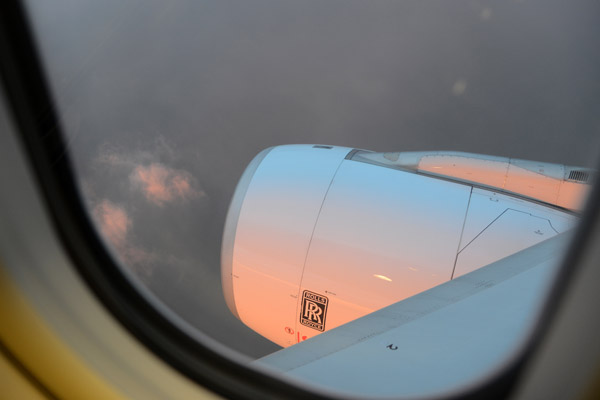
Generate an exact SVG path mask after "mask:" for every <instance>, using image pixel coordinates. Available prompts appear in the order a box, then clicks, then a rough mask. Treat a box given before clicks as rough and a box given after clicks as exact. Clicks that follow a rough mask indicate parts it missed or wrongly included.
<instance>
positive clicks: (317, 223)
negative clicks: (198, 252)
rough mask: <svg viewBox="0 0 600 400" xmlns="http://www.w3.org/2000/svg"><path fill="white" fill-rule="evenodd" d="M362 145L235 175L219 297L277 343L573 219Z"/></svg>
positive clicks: (355, 314)
mask: <svg viewBox="0 0 600 400" xmlns="http://www.w3.org/2000/svg"><path fill="white" fill-rule="evenodd" d="M365 154H367V155H369V154H371V155H376V154H382V153H368V152H365V151H358V150H353V149H351V148H346V147H336V146H322V145H287V146H278V147H272V148H269V149H266V150H264V151H262V152H261V153H259V154H258V155H257V156H256V157H255V158H254V159H253V160H252V162H251V163H250V164H249V165H248V167H247V169H246V171H245V172H244V173H243V175H242V177H241V179H240V182H239V183H238V186H237V188H236V190H235V194H234V196H233V199H232V202H231V205H230V208H229V212H228V215H227V219H226V223H225V229H224V235H223V245H222V256H221V257H222V260H221V262H222V265H221V272H222V285H223V292H224V296H225V299H226V302H227V305H228V307H229V309H230V310H231V312H232V313H233V314H234V315H235V316H236V317H237V318H239V319H240V320H241V321H242V322H243V323H244V324H246V325H247V326H249V327H250V328H251V329H253V330H254V331H256V332H258V333H259V334H261V335H263V336H264V337H266V338H268V339H270V340H271V341H273V342H275V343H277V344H279V345H281V346H284V347H286V346H290V345H292V344H295V343H298V342H300V341H302V340H305V339H308V338H310V337H312V336H315V335H317V334H319V333H321V332H324V331H326V330H329V329H332V328H335V327H336V326H339V325H342V324H344V323H346V322H348V321H351V320H353V319H356V318H359V317H361V316H363V315H365V314H367V313H370V312H372V311H375V310H377V309H380V308H382V307H385V306H387V305H390V304H393V303H395V302H397V301H399V300H402V299H404V298H406V297H409V296H412V295H414V294H417V293H419V292H421V291H423V290H426V289H429V288H432V287H434V286H436V285H438V284H440V283H443V282H446V281H448V280H450V279H452V278H453V277H457V276H459V275H463V274H465V273H467V272H470V271H472V270H474V269H477V268H479V267H481V266H484V265H487V264H489V263H490V262H493V261H496V260H498V259H500V258H503V257H505V256H507V255H510V254H512V253H514V252H516V251H519V250H521V249H523V248H526V247H528V246H530V245H532V244H535V243H537V242H539V241H542V240H544V239H547V238H549V237H551V236H553V235H555V234H556V233H558V232H560V231H563V230H566V229H568V228H569V227H570V226H571V225H572V223H573V221H574V220H575V218H576V217H575V216H573V215H572V213H570V212H567V211H566V210H564V209H557V208H555V207H550V206H546V205H543V204H540V203H536V202H531V201H526V200H524V199H522V198H516V197H514V196H511V195H508V194H504V193H500V192H498V191H497V190H493V189H490V188H489V187H485V186H484V187H479V186H474V185H473V184H469V183H465V182H463V181H457V180H452V179H447V178H444V177H440V176H432V175H430V174H423V173H419V171H417V170H415V169H414V168H413V169H411V168H410V167H407V166H406V165H404V166H402V165H400V166H399V165H396V164H395V165H391V166H386V165H385V164H382V163H377V162H372V161H370V160H369V158H368V157H365ZM407 154H413V153H407ZM414 154H417V153H414ZM419 154H421V153H419ZM409 159H410V157H409ZM407 165H408V164H407ZM476 168H479V167H477V166H476ZM498 238H502V240H499V239H498Z"/></svg>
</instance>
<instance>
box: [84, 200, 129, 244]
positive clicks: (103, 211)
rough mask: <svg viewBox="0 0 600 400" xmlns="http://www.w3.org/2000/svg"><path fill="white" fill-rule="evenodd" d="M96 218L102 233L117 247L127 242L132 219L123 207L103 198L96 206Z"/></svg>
mask: <svg viewBox="0 0 600 400" xmlns="http://www.w3.org/2000/svg"><path fill="white" fill-rule="evenodd" d="M93 213H94V218H95V220H96V223H97V224H98V225H99V227H100V232H102V235H103V236H104V237H105V238H106V239H107V240H108V241H109V242H110V243H111V244H112V245H113V246H115V247H119V246H123V245H124V244H125V240H126V236H127V231H128V230H129V228H130V227H131V219H130V218H129V216H128V215H127V213H126V212H125V210H124V209H123V208H122V207H119V206H117V205H115V204H113V203H111V202H110V201H108V200H103V201H102V202H101V203H100V204H98V205H97V206H96V207H95V208H94V212H93Z"/></svg>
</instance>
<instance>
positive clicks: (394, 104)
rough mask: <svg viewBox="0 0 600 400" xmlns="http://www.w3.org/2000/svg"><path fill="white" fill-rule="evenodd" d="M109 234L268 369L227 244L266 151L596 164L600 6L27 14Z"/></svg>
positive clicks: (170, 292)
mask: <svg viewBox="0 0 600 400" xmlns="http://www.w3.org/2000/svg"><path fill="white" fill-rule="evenodd" d="M27 4H28V5H29V10H30V13H31V17H32V20H33V23H34V29H35V30H36V32H37V35H38V44H39V46H40V50H41V53H42V56H43V60H44V63H45V65H46V67H47V74H48V78H49V81H50V85H51V88H52V90H53V95H54V97H55V100H56V103H57V105H58V110H59V113H60V117H61V121H62V124H63V128H64V131H65V135H66V141H67V143H68V146H69V150H70V155H71V158H72V161H73V164H74V167H75V170H76V174H77V178H78V182H79V186H80V188H81V194H82V198H83V201H84V202H85V204H86V205H87V206H88V209H89V213H90V218H92V219H93V220H94V221H95V223H96V224H97V227H98V230H99V232H100V233H101V235H102V236H103V238H104V240H105V242H106V243H107V245H108V246H109V247H110V248H111V250H112V251H113V252H114V254H115V256H116V257H117V258H118V259H119V261H120V262H121V263H122V265H123V267H124V268H128V269H130V270H131V271H133V272H134V273H135V275H136V276H137V277H138V278H139V279H140V280H141V281H142V282H144V283H145V284H146V285H147V286H148V287H149V288H150V289H151V290H152V292H153V293H155V294H156V296H158V298H160V299H161V300H162V301H163V302H164V303H165V304H167V305H168V306H169V307H170V308H171V309H172V310H173V312H175V313H176V314H178V315H179V316H181V317H183V318H184V319H185V320H186V321H188V322H189V323H190V324H191V325H193V326H195V327H197V328H198V329H199V330H201V331H202V332H204V333H206V334H207V335H209V336H211V337H213V338H216V339H217V340H219V341H221V342H222V343H224V344H226V345H228V346H230V347H232V348H233V349H235V350H238V351H240V352H241V353H243V354H246V355H248V356H249V357H252V358H256V357H260V356H262V355H265V354H268V353H270V352H272V351H275V350H277V349H278V348H279V347H278V346H276V345H275V344H273V343H271V342H269V341H268V340H266V339H264V338H262V337H260V336H259V335H257V334H255V333H254V332H252V331H251V330H250V329H248V328H246V327H245V326H244V325H243V324H242V323H241V322H239V321H238V320H237V319H235V317H233V316H232V315H231V313H230V312H229V310H228V309H227V306H226V305H225V302H224V300H223V296H222V293H221V283H220V246H221V235H222V231H223V224H224V221H225V215H226V212H227V208H228V206H229V201H230V199H231V196H232V194H233V191H234V189H235V186H236V184H237V181H238V179H239V177H240V175H241V174H242V172H243V170H244V168H245V167H246V165H247V164H248V163H249V162H250V160H251V159H252V158H253V157H254V156H255V155H256V154H257V153H258V152H260V151H261V150H262V149H264V148H267V147H270V146H274V145H279V144H290V143H320V144H331V145H341V146H348V147H355V148H362V149H369V150H375V151H411V150H415V151H421V150H460V151H467V152H474V153H481V154H492V155H498V156H508V157H515V158H522V159H531V160H537V161H546V162H556V163H565V164H568V165H577V166H587V167H594V166H596V163H597V161H596V158H597V156H598V154H600V152H599V149H600V146H599V145H600V79H599V78H600V52H598V49H599V48H600V24H598V21H597V18H598V17H597V16H598V15H600V14H599V13H598V11H599V10H598V8H599V6H598V5H597V3H596V2H595V1H585V0H576V1H572V2H568V3H564V2H560V1H554V0H551V1H547V0H522V1H517V0H507V1H502V2H491V1H476V0H468V1H465V0H458V1H452V2H447V1H422V0H402V1H392V0H372V1H364V0H329V1H322V0H318V1H317V0H304V1H289V0H287V1H286V0H252V1H249V0H244V1H227V0H209V1H177V0H171V1H165V0H144V1H142V0H106V1H102V2H98V1H91V0H89V1H82V0H55V1H53V2H47V1H43V0H29V1H27Z"/></svg>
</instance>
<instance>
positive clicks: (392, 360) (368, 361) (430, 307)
mask: <svg viewBox="0 0 600 400" xmlns="http://www.w3.org/2000/svg"><path fill="white" fill-rule="evenodd" d="M569 237H570V233H569V232H565V233H562V234H559V235H557V236H554V237H552V238H550V239H547V240H545V241H543V242H541V243H539V244H537V245H534V246H532V247H529V248H527V249H525V250H522V251H520V252H518V253H516V254H513V255H511V256H509V257H506V258H504V259H502V260H499V261H497V262H494V263H492V264H489V265H487V266H485V267H483V268H480V269H478V270H475V271H472V272H470V273H468V274H465V275H463V276H460V277H458V278H456V279H454V280H452V281H449V282H446V283H443V284H440V285H438V286H436V287H434V288H432V289H430V290H427V291H425V292H422V293H419V294H417V295H415V296H412V297H410V298H407V299H405V300H402V301H400V302H397V303H395V304H392V305H390V306H388V307H385V308H383V309H380V310H378V311H375V312H373V313H371V314H368V315H366V316H364V317H362V318H359V319H357V320H354V321H351V322H348V323H346V324H345V325H342V326H339V327H337V328H335V329H332V330H330V331H327V332H325V333H322V334H321V335H318V336H316V337H314V338H311V339H309V340H306V341H304V342H301V343H299V344H297V345H294V346H292V347H289V348H286V349H283V350H280V351H278V352H276V353H273V354H271V355H269V356H266V357H264V358H261V359H259V360H257V361H256V363H257V364H260V365H263V366H269V367H273V368H275V369H276V370H278V371H280V372H283V373H284V374H286V375H288V376H290V377H294V378H298V379H300V380H302V381H304V382H309V383H310V384H313V385H317V386H321V385H322V386H323V387H324V388H325V387H327V388H328V389H337V390H341V391H343V392H347V393H349V394H353V395H357V396H364V395H369V396H373V395H380V396H386V395H394V396H411V395H419V396H424V395H434V394H435V393H438V392H441V391H444V392H448V390H460V389H461V387H463V386H464V385H467V384H468V385H473V384H474V383H476V382H477V381H478V379H477V378H484V377H486V376H488V375H489V374H490V373H493V371H494V370H495V369H496V368H500V366H502V365H503V364H504V363H505V362H507V361H509V360H510V358H511V356H512V355H513V354H516V350H517V349H518V348H519V346H520V345H521V344H523V342H524V340H525V338H526V337H527V333H528V331H529V330H530V329H532V326H533V322H534V321H535V318H534V316H535V315H537V314H536V311H537V310H538V309H539V308H540V305H541V303H542V302H543V300H544V294H545V293H546V291H547V290H548V289H549V286H550V285H549V283H550V282H551V280H552V278H553V277H554V272H555V270H556V267H557V266H558V264H559V263H560V261H561V257H562V255H563V254H564V246H565V245H566V244H567V243H568V239H569Z"/></svg>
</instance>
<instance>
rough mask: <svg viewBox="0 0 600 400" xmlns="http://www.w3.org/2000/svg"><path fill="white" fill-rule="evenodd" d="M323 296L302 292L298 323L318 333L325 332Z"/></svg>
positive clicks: (324, 303)
mask: <svg viewBox="0 0 600 400" xmlns="http://www.w3.org/2000/svg"><path fill="white" fill-rule="evenodd" d="M328 302H329V300H328V299H327V297H325V296H321V295H320V294H317V293H313V292H310V291H308V290H305V291H304V292H302V311H301V314H300V323H301V324H302V325H305V326H308V327H309V328H313V329H316V330H318V331H321V332H322V331H324V330H325V316H326V314H327V303H328Z"/></svg>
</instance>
